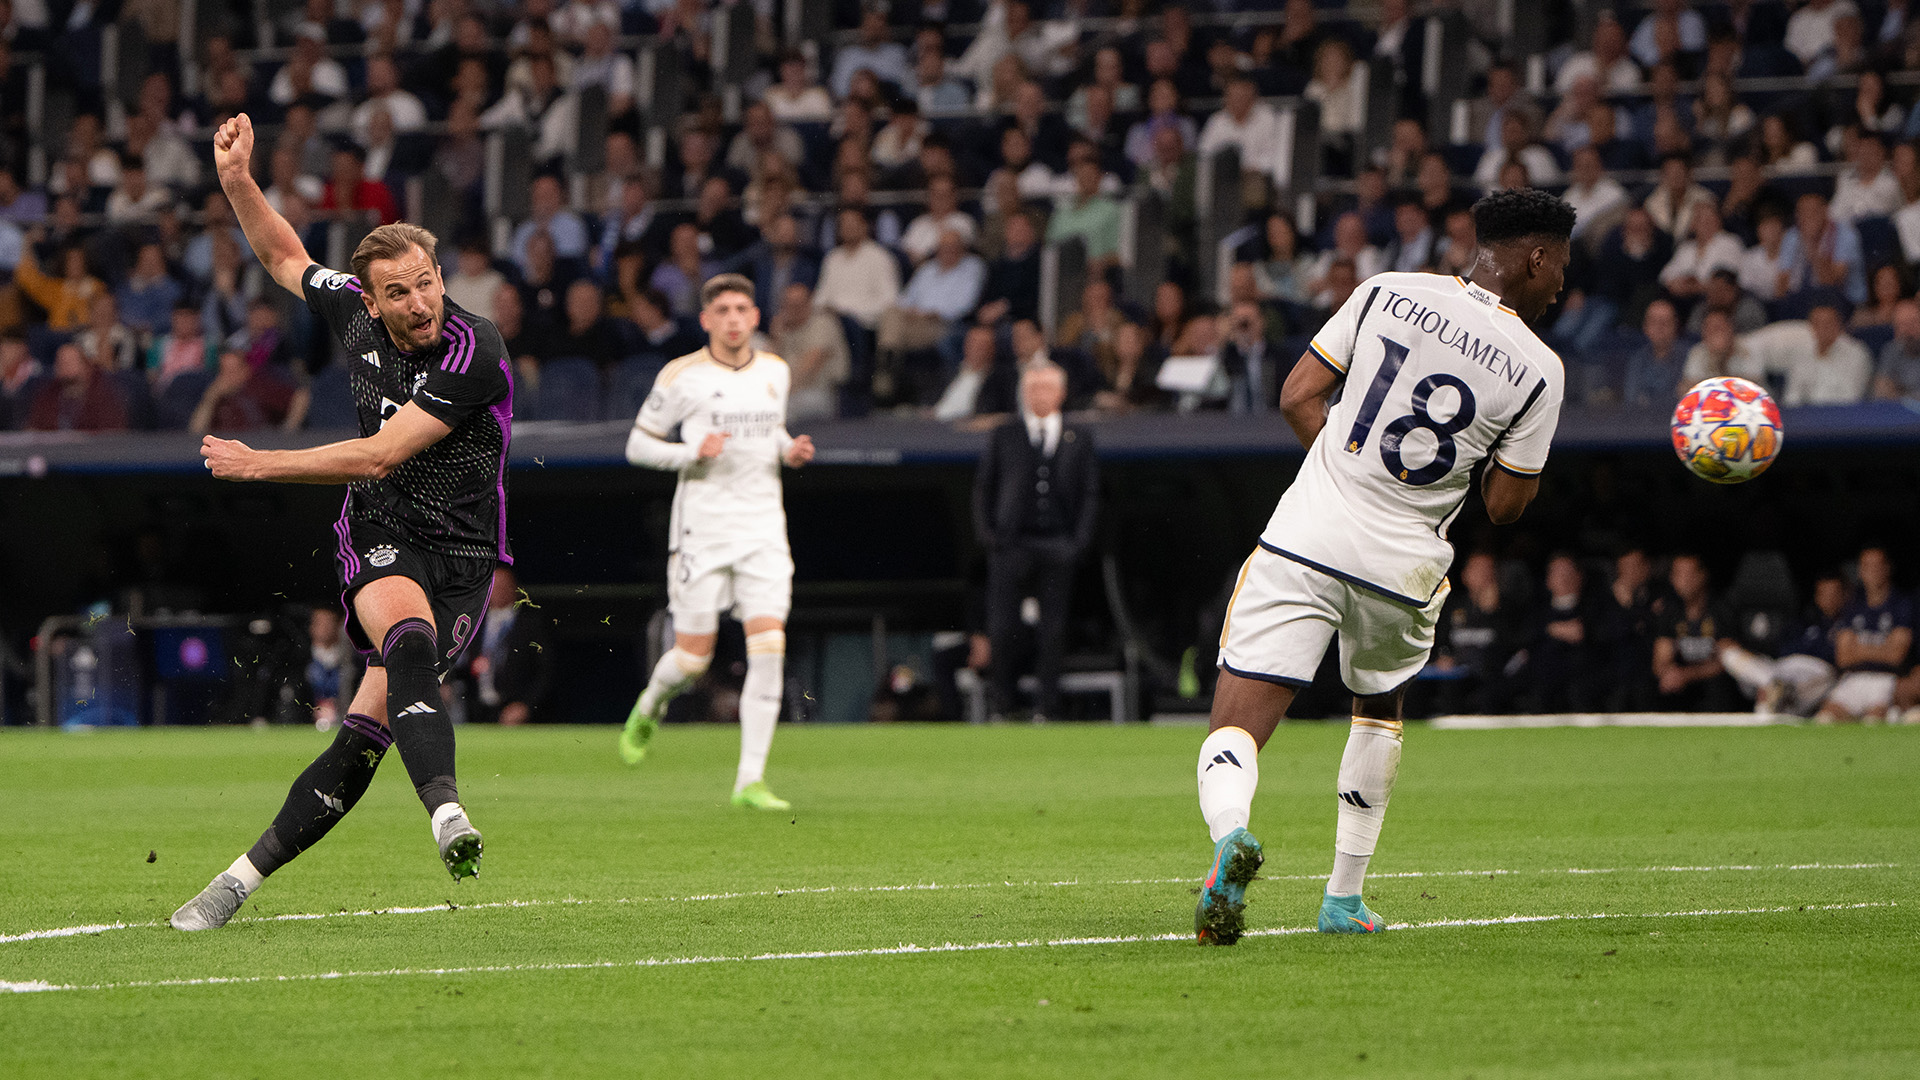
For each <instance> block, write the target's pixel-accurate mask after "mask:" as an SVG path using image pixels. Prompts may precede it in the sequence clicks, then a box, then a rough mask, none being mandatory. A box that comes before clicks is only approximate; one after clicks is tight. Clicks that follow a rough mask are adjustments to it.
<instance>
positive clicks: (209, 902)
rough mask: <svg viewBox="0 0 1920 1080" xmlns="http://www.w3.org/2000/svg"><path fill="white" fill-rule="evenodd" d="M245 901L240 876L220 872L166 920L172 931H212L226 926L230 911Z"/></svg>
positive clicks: (233, 910) (231, 912)
mask: <svg viewBox="0 0 1920 1080" xmlns="http://www.w3.org/2000/svg"><path fill="white" fill-rule="evenodd" d="M246 902H247V887H246V886H245V885H243V884H241V883H240V879H239V878H237V877H234V876H233V875H232V874H229V873H227V872H226V871H225V870H222V871H220V874H219V876H217V877H215V878H214V879H213V880H212V881H211V882H209V883H208V884H207V887H206V888H204V889H201V890H200V895H198V896H196V897H194V898H193V899H191V900H189V901H187V902H186V903H184V904H181V905H180V910H178V911H176V912H174V913H173V918H172V919H170V920H168V921H169V922H171V923H172V924H173V928H174V929H175V930H215V929H218V928H220V927H222V926H225V925H227V920H228V919H231V918H233V913H234V912H236V911H239V910H240V905H241V904H244V903H246Z"/></svg>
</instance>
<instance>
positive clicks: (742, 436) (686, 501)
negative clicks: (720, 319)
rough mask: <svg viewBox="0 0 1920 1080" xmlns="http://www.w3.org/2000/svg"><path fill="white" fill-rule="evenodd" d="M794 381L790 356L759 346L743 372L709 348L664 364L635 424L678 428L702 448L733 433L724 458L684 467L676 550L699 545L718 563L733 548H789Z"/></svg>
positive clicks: (674, 527) (676, 509)
mask: <svg viewBox="0 0 1920 1080" xmlns="http://www.w3.org/2000/svg"><path fill="white" fill-rule="evenodd" d="M791 379H792V373H791V372H790V371H789V370H788V368H787V362H786V361H785V360H782V359H780V358H779V357H778V356H775V355H774V354H772V353H770V352H763V351H761V350H758V349H755V350H754V352H753V359H752V360H750V361H748V362H747V365H746V366H745V367H743V368H740V369H738V370H735V369H733V368H730V367H727V366H726V365H724V364H721V363H720V362H718V361H716V360H714V359H713V357H712V356H711V355H709V354H708V352H707V350H705V349H701V350H700V351H699V352H696V353H689V354H687V355H686V356H683V357H681V358H680V359H678V360H675V361H674V362H673V363H671V364H668V365H667V366H666V367H665V368H663V369H661V371H660V375H659V377H657V378H656V379H655V380H654V382H653V392H652V393H650V394H648V395H647V400H646V404H644V405H642V406H641V407H640V415H639V417H638V418H636V419H635V421H634V424H635V425H636V426H637V427H639V428H641V429H642V430H644V431H646V432H647V433H648V434H649V435H652V436H654V437H655V438H660V439H665V438H669V437H671V435H672V433H673V430H674V428H676V427H677V428H679V429H680V441H681V442H683V443H685V444H686V445H688V446H695V447H697V446H699V445H700V443H701V441H702V440H704V439H705V438H706V437H707V436H708V435H709V434H712V433H714V432H725V433H726V434H727V436H728V438H727V444H726V449H724V450H722V451H721V452H720V456H719V457H717V458H714V459H712V460H711V461H695V462H693V463H692V464H690V465H688V466H686V467H685V468H683V469H681V470H680V486H679V487H678V488H677V489H676V490H675V491H674V493H673V519H672V522H671V524H670V526H669V537H668V540H667V547H668V550H670V551H680V550H682V549H688V550H697V551H700V552H703V553H706V554H707V556H708V557H707V558H706V559H705V561H707V562H712V561H714V558H715V557H716V556H719V557H722V558H724V553H726V552H738V553H745V552H748V551H752V550H754V549H757V548H761V547H764V546H767V545H769V544H777V545H779V546H780V547H782V548H785V547H786V544H787V512H786V507H785V506H784V505H783V503H782V501H781V490H780V454H781V452H782V451H784V450H785V449H786V447H787V445H788V444H789V443H791V442H792V441H793V440H792V437H791V436H789V435H788V434H787V387H788V384H789V383H790V381H791Z"/></svg>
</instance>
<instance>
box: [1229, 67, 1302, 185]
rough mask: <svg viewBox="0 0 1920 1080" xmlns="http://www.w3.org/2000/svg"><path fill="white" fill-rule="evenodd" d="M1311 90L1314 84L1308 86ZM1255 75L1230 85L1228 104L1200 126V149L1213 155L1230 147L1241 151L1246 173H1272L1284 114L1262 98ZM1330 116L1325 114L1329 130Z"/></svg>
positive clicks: (1239, 77)
mask: <svg viewBox="0 0 1920 1080" xmlns="http://www.w3.org/2000/svg"><path fill="white" fill-rule="evenodd" d="M1308 89H1309V91H1311V89H1312V87H1311V86H1309V87H1308ZM1258 94H1259V90H1258V88H1257V87H1255V86H1254V82H1253V80H1252V79H1251V78H1249V77H1247V76H1245V75H1241V76H1237V77H1236V78H1235V79H1234V80H1233V81H1232V82H1230V83H1228V84H1227V96H1226V103H1225V105H1224V106H1223V107H1222V108H1221V109H1220V111H1219V112H1216V113H1214V114H1213V115H1212V116H1210V117H1208V118H1207V123H1206V126H1205V127H1203V128H1201V129H1200V144H1199V152H1200V155H1201V156H1202V157H1212V156H1213V155H1214V154H1217V153H1219V152H1220V151H1221V150H1223V149H1225V148H1226V147H1229V146H1231V147H1233V148H1234V149H1236V150H1238V151H1239V152H1240V169H1241V171H1242V172H1250V173H1259V174H1260V175H1262V176H1268V175H1271V174H1272V173H1273V170H1274V166H1275V165H1276V164H1278V162H1279V158H1280V117H1279V114H1277V113H1275V112H1274V111H1273V107H1272V106H1270V105H1268V104H1267V103H1266V102H1264V101H1261V100H1260V98H1259V96H1258ZM1325 124H1326V117H1325V116H1324V115H1323V116H1322V117H1321V125H1322V129H1323V130H1324V129H1325Z"/></svg>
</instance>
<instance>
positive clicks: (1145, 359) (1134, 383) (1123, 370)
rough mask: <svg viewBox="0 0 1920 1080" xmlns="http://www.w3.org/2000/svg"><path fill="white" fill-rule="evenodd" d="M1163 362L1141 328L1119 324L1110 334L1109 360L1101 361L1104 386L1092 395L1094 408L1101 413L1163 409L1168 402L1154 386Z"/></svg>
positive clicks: (1159, 351) (1163, 352) (1163, 356)
mask: <svg viewBox="0 0 1920 1080" xmlns="http://www.w3.org/2000/svg"><path fill="white" fill-rule="evenodd" d="M1166 358H1167V353H1166V350H1165V349H1162V348H1161V347H1160V346H1159V345H1158V344H1157V343H1155V342H1154V340H1153V335H1152V333H1150V332H1149V331H1148V330H1147V328H1146V327H1145V326H1143V325H1141V324H1140V323H1137V322H1122V323H1121V324H1120V325H1119V326H1118V327H1117V328H1116V329H1115V330H1114V333H1113V350H1112V357H1111V360H1110V361H1102V364H1103V365H1104V366H1102V367H1101V369H1100V376H1101V379H1102V381H1103V383H1104V385H1103V386H1102V387H1101V389H1100V391H1099V392H1098V393H1096V394H1095V395H1094V402H1093V403H1094V407H1095V408H1097V409H1099V410H1101V411H1102V412H1130V411H1133V410H1165V409H1167V408H1168V407H1169V406H1170V405H1171V404H1172V398H1171V396H1170V395H1168V394H1167V392H1166V391H1164V390H1162V389H1160V388H1159V386H1157V385H1156V381H1157V379H1158V377H1159V374H1160V364H1161V362H1162V361H1164V360H1166Z"/></svg>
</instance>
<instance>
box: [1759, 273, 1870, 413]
mask: <svg viewBox="0 0 1920 1080" xmlns="http://www.w3.org/2000/svg"><path fill="white" fill-rule="evenodd" d="M1842 303H1843V301H1841V300H1840V299H1839V298H1837V297H1833V296H1828V295H1823V296H1817V297H1816V298H1815V300H1814V303H1813V309H1812V310H1811V311H1809V312H1808V313H1807V317H1806V319H1804V320H1799V319H1795V320H1789V321H1787V322H1777V323H1773V324H1772V325H1770V326H1766V327H1763V328H1762V329H1760V330H1757V331H1755V332H1754V333H1752V334H1749V335H1747V339H1746V341H1747V347H1748V348H1749V349H1751V350H1753V355H1754V359H1755V361H1756V362H1757V363H1758V364H1759V365H1760V367H1761V369H1762V370H1764V371H1765V372H1767V374H1768V375H1777V376H1780V377H1782V378H1784V379H1785V380H1786V392H1785V393H1784V394H1782V395H1781V398H1780V403H1781V404H1782V405H1788V406H1792V405H1852V404H1855V403H1857V402H1860V401H1863V400H1865V399H1866V396H1867V387H1868V384H1869V383H1870V382H1871V380H1872V378H1873V357H1872V356H1870V355H1869V354H1868V353H1867V347H1866V346H1865V345H1862V344H1860V342H1858V341H1856V340H1855V339H1853V338H1851V337H1848V336H1847V335H1846V332H1845V323H1844V321H1843V320H1842V317H1841V314H1840V305H1841V304H1842Z"/></svg>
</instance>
